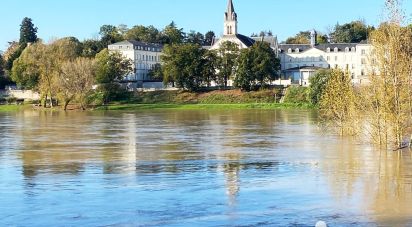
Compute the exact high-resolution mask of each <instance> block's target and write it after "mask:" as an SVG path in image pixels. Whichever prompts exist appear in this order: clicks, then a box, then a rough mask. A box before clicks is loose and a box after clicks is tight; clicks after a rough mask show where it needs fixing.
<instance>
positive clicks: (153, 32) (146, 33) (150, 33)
mask: <svg viewBox="0 0 412 227" xmlns="http://www.w3.org/2000/svg"><path fill="white" fill-rule="evenodd" d="M125 38H126V39H127V40H137V41H141V42H147V43H161V42H162V40H161V34H160V32H159V30H158V29H157V28H155V27H153V26H148V27H145V26H143V25H137V26H134V27H133V28H131V29H129V30H128V31H127V33H126V35H125Z"/></svg>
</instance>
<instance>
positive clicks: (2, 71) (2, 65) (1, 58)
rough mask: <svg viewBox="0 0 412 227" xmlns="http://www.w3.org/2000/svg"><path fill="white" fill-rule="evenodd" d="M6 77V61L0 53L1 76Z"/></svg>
mask: <svg viewBox="0 0 412 227" xmlns="http://www.w3.org/2000/svg"><path fill="white" fill-rule="evenodd" d="M3 75H4V59H3V55H1V53H0V76H3Z"/></svg>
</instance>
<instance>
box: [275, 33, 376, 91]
mask: <svg viewBox="0 0 412 227" xmlns="http://www.w3.org/2000/svg"><path fill="white" fill-rule="evenodd" d="M316 35H317V34H316V32H315V31H312V32H311V44H279V57H280V60H281V70H282V74H283V75H284V76H285V77H288V78H291V79H292V82H293V83H298V84H300V85H303V86H308V85H309V78H310V76H311V75H313V74H314V73H315V71H317V70H318V69H321V68H324V69H329V68H331V69H341V70H343V71H349V72H350V73H351V75H352V80H353V82H354V83H358V84H359V83H362V82H366V81H367V72H368V70H369V69H370V68H369V67H370V65H369V64H368V56H369V54H370V52H371V48H372V46H371V45H369V44H367V43H327V44H317V41H316Z"/></svg>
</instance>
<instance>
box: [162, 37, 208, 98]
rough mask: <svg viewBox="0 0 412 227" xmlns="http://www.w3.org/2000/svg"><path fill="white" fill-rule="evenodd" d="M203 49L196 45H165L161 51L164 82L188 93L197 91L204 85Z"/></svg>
mask: <svg viewBox="0 0 412 227" xmlns="http://www.w3.org/2000/svg"><path fill="white" fill-rule="evenodd" d="M205 51H206V50H205V49H203V48H202V47H201V46H200V45H197V44H192V43H188V44H173V45H166V46H165V48H164V50H163V74H164V82H165V84H168V83H175V84H176V87H178V88H182V89H186V90H189V91H196V90H199V89H200V88H201V87H202V85H203V83H204V77H203V73H204V66H205V65H204V63H205V62H204V61H205V59H204V54H205Z"/></svg>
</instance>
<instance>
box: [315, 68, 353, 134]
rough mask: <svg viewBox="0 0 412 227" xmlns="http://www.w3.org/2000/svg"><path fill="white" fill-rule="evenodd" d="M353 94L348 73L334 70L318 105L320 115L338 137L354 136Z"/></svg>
mask: <svg viewBox="0 0 412 227" xmlns="http://www.w3.org/2000/svg"><path fill="white" fill-rule="evenodd" d="M355 100H356V99H355V92H354V90H353V87H352V79H351V77H350V74H349V73H348V72H342V71H341V70H338V69H334V70H332V72H331V75H330V78H329V79H328V81H327V83H326V87H325V89H324V91H323V93H322V97H321V101H320V103H319V110H320V114H321V116H322V118H323V119H325V120H327V122H328V123H330V124H331V125H332V127H337V129H338V131H339V133H340V135H345V134H355V132H356V130H355V129H354V126H355V125H356V124H355V122H354V121H355V119H356V117H355V116H356V115H355V114H356V104H355Z"/></svg>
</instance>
